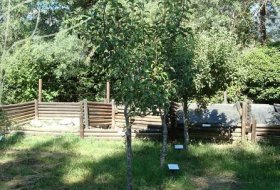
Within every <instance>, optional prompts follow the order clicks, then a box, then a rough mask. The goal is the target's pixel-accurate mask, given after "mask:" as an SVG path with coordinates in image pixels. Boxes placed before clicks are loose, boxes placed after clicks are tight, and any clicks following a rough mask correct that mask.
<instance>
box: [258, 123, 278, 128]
mask: <svg viewBox="0 0 280 190" xmlns="http://www.w3.org/2000/svg"><path fill="white" fill-rule="evenodd" d="M262 127H273V128H280V126H279V125H275V124H260V123H258V124H257V128H262Z"/></svg>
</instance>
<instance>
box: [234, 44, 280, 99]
mask: <svg viewBox="0 0 280 190" xmlns="http://www.w3.org/2000/svg"><path fill="white" fill-rule="evenodd" d="M279 71H280V47H279V46H278V47H277V46H276V47H271V46H265V47H259V48H254V49H252V50H250V51H249V52H246V53H244V55H243V56H242V58H241V64H240V68H239V72H240V73H241V78H240V79H241V83H242V84H243V93H244V94H246V95H247V96H248V97H249V98H250V99H252V100H253V101H254V102H257V103H280V75H279Z"/></svg>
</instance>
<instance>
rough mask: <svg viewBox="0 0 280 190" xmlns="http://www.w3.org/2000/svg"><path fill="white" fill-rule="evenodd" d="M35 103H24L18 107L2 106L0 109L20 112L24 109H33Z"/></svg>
mask: <svg viewBox="0 0 280 190" xmlns="http://www.w3.org/2000/svg"><path fill="white" fill-rule="evenodd" d="M34 107H35V104H30V105H24V106H19V107H12V108H3V109H2V110H3V111H4V112H20V111H22V110H25V109H34Z"/></svg>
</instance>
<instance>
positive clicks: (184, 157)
mask: <svg viewBox="0 0 280 190" xmlns="http://www.w3.org/2000/svg"><path fill="white" fill-rule="evenodd" d="M160 148H161V145H160V143H159V142H155V141H140V140H134V141H133V184H134V188H135V189H277V188H279V187H280V182H279V178H280V164H279V163H280V156H279V155H280V148H279V147H273V146H268V145H256V144H250V143H235V144H199V143H197V144H192V145H190V146H189V150H188V151H176V150H173V148H172V146H171V144H170V145H169V149H168V157H167V162H169V163H178V164H179V166H180V168H181V171H179V172H178V173H174V174H172V173H170V172H169V171H168V170H167V169H166V167H164V168H160V167H159V156H160ZM0 151H1V155H0V189H20V188H23V189H24V188H27V189H125V187H126V162H125V160H126V157H125V144H124V142H123V141H97V140H95V139H94V138H92V139H83V140H81V139H79V138H78V137H75V136H71V135H66V136H63V137H50V136H45V137H24V136H20V135H17V136H9V137H7V138H6V139H5V141H3V142H0Z"/></svg>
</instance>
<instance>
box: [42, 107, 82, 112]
mask: <svg viewBox="0 0 280 190" xmlns="http://www.w3.org/2000/svg"><path fill="white" fill-rule="evenodd" d="M38 110H39V111H69V110H71V111H72V112H80V108H79V107H75V108H74V109H71V108H69V107H51V108H50V107H47V108H42V107H40V108H39V109H38Z"/></svg>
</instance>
